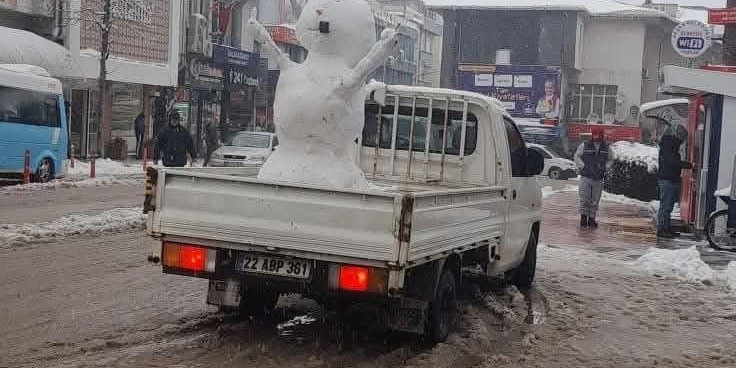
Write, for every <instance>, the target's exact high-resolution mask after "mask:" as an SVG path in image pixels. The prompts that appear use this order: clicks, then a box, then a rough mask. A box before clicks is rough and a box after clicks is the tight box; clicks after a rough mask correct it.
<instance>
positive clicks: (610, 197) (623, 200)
mask: <svg viewBox="0 0 736 368" xmlns="http://www.w3.org/2000/svg"><path fill="white" fill-rule="evenodd" d="M601 200H602V201H605V202H611V203H618V204H626V205H632V206H638V207H651V206H652V202H644V201H640V200H638V199H633V198H629V197H627V196H625V195H623V194H613V193H608V192H603V194H602V195H601Z"/></svg>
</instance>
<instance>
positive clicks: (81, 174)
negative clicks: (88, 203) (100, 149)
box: [67, 158, 144, 180]
mask: <svg viewBox="0 0 736 368" xmlns="http://www.w3.org/2000/svg"><path fill="white" fill-rule="evenodd" d="M90 166H91V164H90V163H89V162H85V161H75V163H74V167H73V168H72V167H68V168H67V178H68V179H71V180H75V179H83V178H89V170H90ZM106 176H108V177H109V176H114V177H143V176H144V172H143V166H142V164H140V163H136V164H126V163H122V162H119V161H113V160H111V159H109V158H106V159H99V160H96V161H95V177H106Z"/></svg>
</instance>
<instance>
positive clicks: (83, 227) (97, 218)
mask: <svg viewBox="0 0 736 368" xmlns="http://www.w3.org/2000/svg"><path fill="white" fill-rule="evenodd" d="M145 219H146V217H145V215H144V214H143V210H142V209H141V208H140V207H129V208H114V209H111V210H108V211H105V212H102V213H98V214H95V215H85V214H71V215H67V216H64V217H61V218H59V219H56V220H54V221H49V222H39V223H26V224H0V248H7V247H10V246H13V245H19V244H29V243H40V242H44V241H49V240H51V239H53V238H57V237H64V236H72V235H83V234H100V233H109V232H120V231H125V230H130V229H138V228H142V227H143V225H144V224H145Z"/></svg>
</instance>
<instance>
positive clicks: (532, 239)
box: [507, 232, 537, 289]
mask: <svg viewBox="0 0 736 368" xmlns="http://www.w3.org/2000/svg"><path fill="white" fill-rule="evenodd" d="M536 271H537V236H536V235H535V234H534V232H532V233H531V234H529V243H527V245H526V253H525V254H524V259H523V260H522V261H521V264H520V265H518V266H516V268H514V269H513V270H511V271H509V273H508V274H507V277H508V278H509V279H510V281H511V283H512V284H514V285H516V286H517V287H519V288H521V289H528V288H530V287H531V286H532V282H534V274H535V273H536Z"/></svg>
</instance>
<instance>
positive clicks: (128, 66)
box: [68, 0, 184, 86]
mask: <svg viewBox="0 0 736 368" xmlns="http://www.w3.org/2000/svg"><path fill="white" fill-rule="evenodd" d="M181 1H182V0H170V2H169V60H168V62H167V63H166V64H154V63H146V62H142V61H136V60H126V59H119V58H114V57H111V58H110V59H108V61H107V70H108V77H107V79H108V80H110V81H115V82H123V83H135V84H148V85H154V86H176V85H177V84H178V75H179V70H178V66H179V46H180V45H179V42H180V40H179V32H183V31H184V30H180V29H179V28H180V19H181ZM80 6H81V0H72V1H71V2H70V9H72V11H75V10H76V11H78V9H79V8H80ZM80 23H81V22H72V23H71V24H70V26H69V41H68V48H69V51H70V52H71V54H72V57H73V58H74V61H75V62H76V63H77V64H78V65H79V67H80V69H81V70H82V72H83V75H82V77H84V78H89V79H95V78H97V76H98V74H99V73H100V68H99V62H100V61H99V53H88V52H82V53H80Z"/></svg>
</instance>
